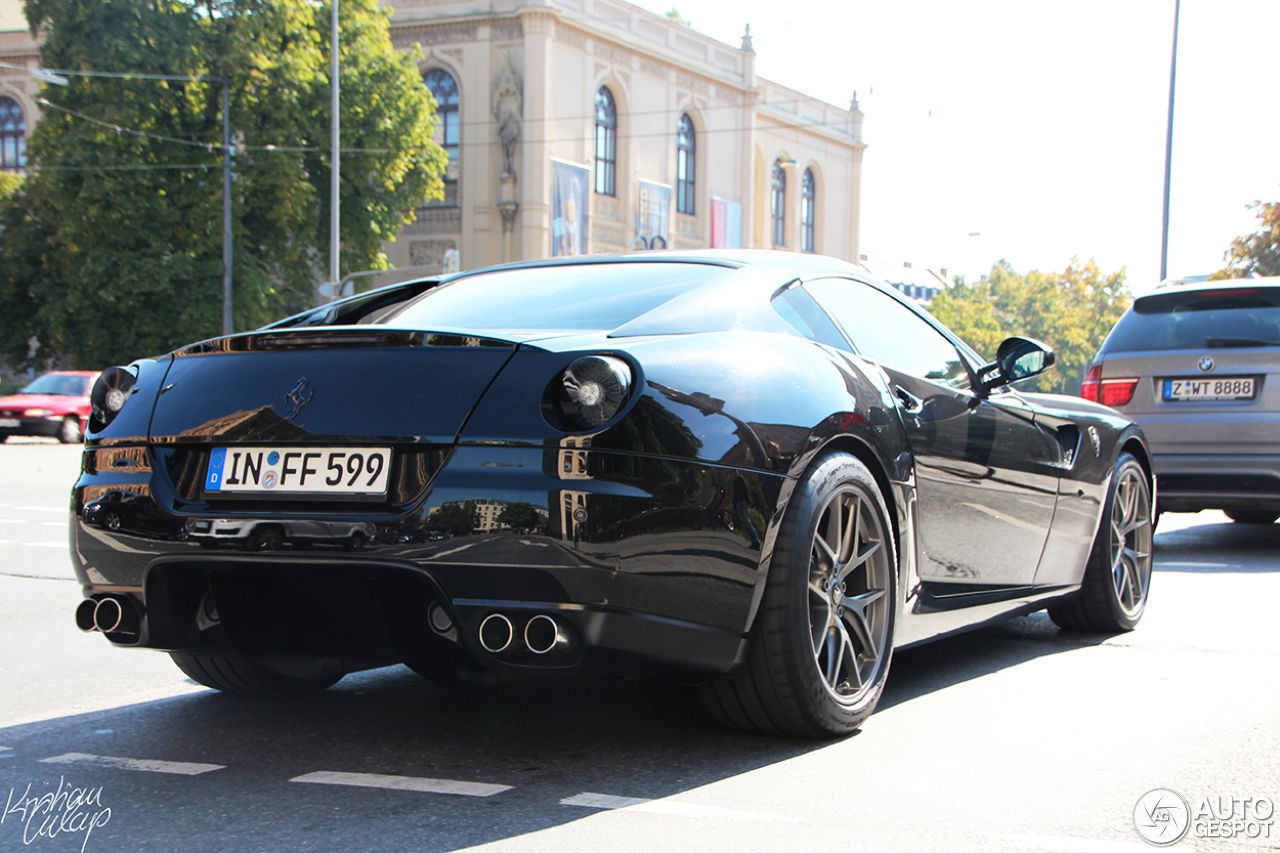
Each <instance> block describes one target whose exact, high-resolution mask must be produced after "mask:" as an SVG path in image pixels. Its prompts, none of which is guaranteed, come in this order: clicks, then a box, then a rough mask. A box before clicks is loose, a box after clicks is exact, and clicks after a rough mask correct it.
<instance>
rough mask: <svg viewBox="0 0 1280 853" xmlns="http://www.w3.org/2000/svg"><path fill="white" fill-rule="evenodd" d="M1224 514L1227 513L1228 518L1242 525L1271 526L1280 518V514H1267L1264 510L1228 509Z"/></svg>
mask: <svg viewBox="0 0 1280 853" xmlns="http://www.w3.org/2000/svg"><path fill="white" fill-rule="evenodd" d="M1223 512H1224V513H1226V515H1227V518H1229V519H1231V520H1232V521H1235V522H1239V523H1240V524H1271V523H1272V522H1273V521H1275V520H1276V519H1277V518H1280V513H1275V512H1265V511H1263V510H1251V509H1226V510H1223Z"/></svg>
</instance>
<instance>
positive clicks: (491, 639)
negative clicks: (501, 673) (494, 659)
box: [480, 613, 515, 654]
mask: <svg viewBox="0 0 1280 853" xmlns="http://www.w3.org/2000/svg"><path fill="white" fill-rule="evenodd" d="M514 636H515V629H514V628H513V627H512V626H511V620H510V619H508V618H507V617H505V616H503V615H502V614H501V613H490V614H489V615H488V616H486V617H484V621H483V622H481V623H480V645H481V647H482V648H484V650H485V651H486V652H491V653H493V654H497V653H498V652H500V651H503V650H505V649H506V648H507V646H509V645H511V639H512V637H514Z"/></svg>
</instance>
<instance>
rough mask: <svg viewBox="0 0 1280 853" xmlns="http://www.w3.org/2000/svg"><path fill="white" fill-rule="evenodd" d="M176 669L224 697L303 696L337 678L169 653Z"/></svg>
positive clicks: (237, 659)
mask: <svg viewBox="0 0 1280 853" xmlns="http://www.w3.org/2000/svg"><path fill="white" fill-rule="evenodd" d="M169 657H171V658H173V662H174V663H175V664H177V666H178V669H180V670H182V671H183V672H185V673H186V674H187V676H188V677H189V678H191V679H192V680H193V681H197V682H199V683H200V684H203V685H204V686H205V687H212V688H213V689H214V690H221V691H223V692H224V693H243V694H248V695H253V696H303V695H306V694H308V693H319V692H320V691H321V690H324V689H326V688H328V687H332V686H333V685H334V684H337V683H338V681H339V680H340V679H341V678H342V676H341V675H331V676H330V675H327V676H324V677H322V678H293V677H290V676H287V675H281V674H280V673H278V672H275V671H274V670H270V669H267V668H266V667H265V666H263V665H262V664H260V663H258V662H257V661H255V660H252V659H251V658H247V657H244V656H242V655H212V654H188V653H186V652H169Z"/></svg>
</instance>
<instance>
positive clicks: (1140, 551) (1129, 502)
mask: <svg viewBox="0 0 1280 853" xmlns="http://www.w3.org/2000/svg"><path fill="white" fill-rule="evenodd" d="M1102 512H1103V515H1102V520H1101V522H1100V523H1099V525H1098V534H1097V536H1096V537H1095V538H1094V541H1093V550H1092V551H1091V552H1090V553H1089V562H1088V565H1086V567H1085V571H1084V580H1083V582H1082V583H1081V586H1080V593H1079V594H1078V595H1077V596H1076V597H1075V598H1074V599H1072V600H1071V601H1069V602H1067V603H1065V604H1062V605H1059V606H1056V607H1050V608H1049V618H1051V619H1052V620H1053V621H1054V623H1055V624H1057V625H1058V627H1060V628H1068V629H1071V630H1075V631H1098V632H1102V633H1115V632H1118V631H1132V630H1133V629H1134V628H1135V627H1137V625H1138V621H1139V620H1140V619H1142V614H1143V611H1144V610H1146V606H1147V593H1148V591H1149V590H1150V587H1151V545H1152V537H1153V535H1154V530H1155V524H1154V522H1153V519H1152V512H1151V486H1150V484H1149V481H1148V480H1147V472H1146V471H1145V470H1144V469H1143V467H1142V465H1140V464H1139V463H1138V460H1137V459H1135V458H1134V456H1133V454H1131V453H1121V454H1120V458H1119V459H1117V460H1116V466H1115V470H1114V472H1113V473H1112V475H1111V485H1110V486H1109V487H1108V489H1107V501H1106V503H1105V504H1104V505H1103V511H1102Z"/></svg>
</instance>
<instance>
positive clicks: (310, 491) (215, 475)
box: [204, 447, 391, 495]
mask: <svg viewBox="0 0 1280 853" xmlns="http://www.w3.org/2000/svg"><path fill="white" fill-rule="evenodd" d="M390 470H391V448H389V447H301V448H297V449H282V448H278V447H217V448H214V450H213V452H212V453H210V454H209V468H208V471H207V472H206V473H205V479H204V490H205V492H219V493H223V494H225V493H227V492H237V493H244V492H257V493H262V494H268V493H269V494H287V495H299V494H303V495H385V494H386V493H387V478H388V472H389V471H390Z"/></svg>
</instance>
